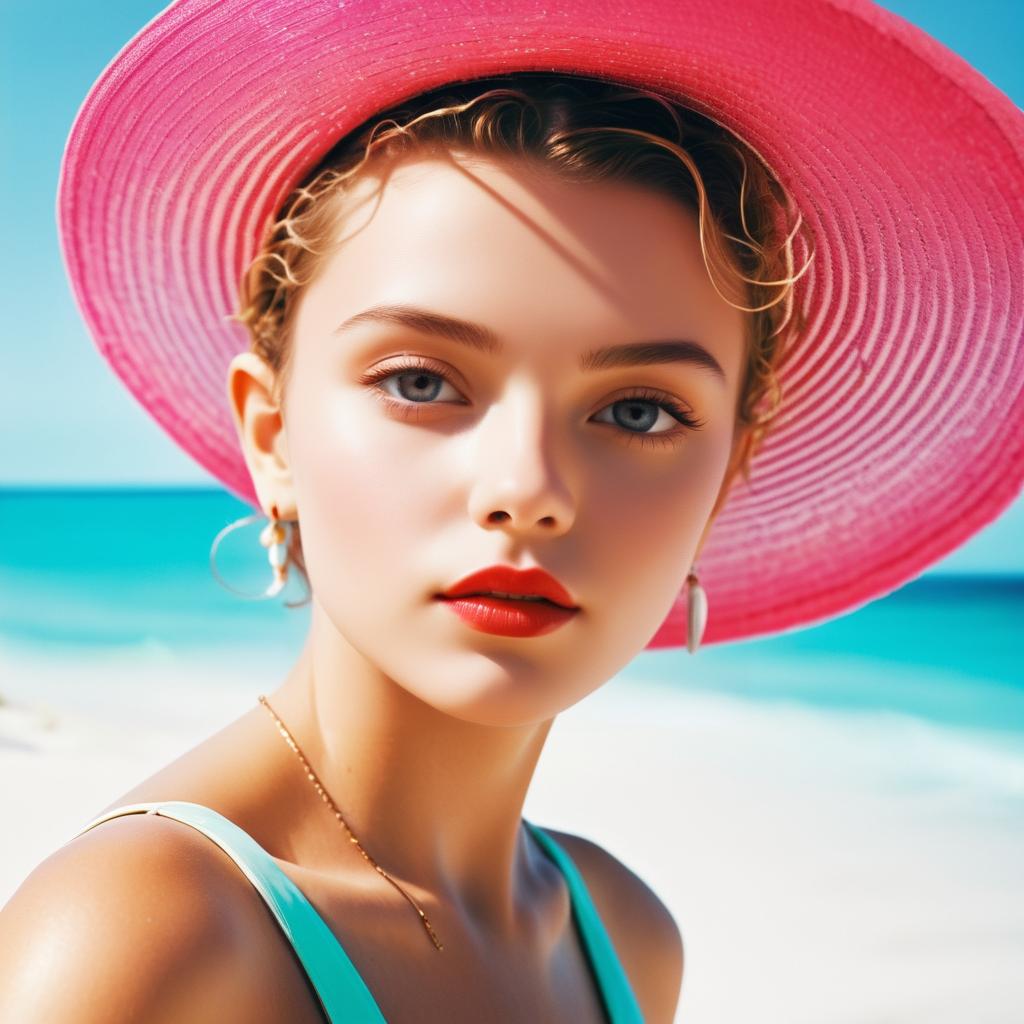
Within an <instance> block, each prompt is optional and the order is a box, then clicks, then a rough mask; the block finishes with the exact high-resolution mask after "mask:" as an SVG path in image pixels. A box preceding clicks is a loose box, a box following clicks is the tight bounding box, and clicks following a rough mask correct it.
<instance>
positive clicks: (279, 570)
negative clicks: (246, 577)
mask: <svg viewBox="0 0 1024 1024" xmlns="http://www.w3.org/2000/svg"><path fill="white" fill-rule="evenodd" d="M262 516H263V513H262V512H255V513H253V514H252V515H251V516H243V517H242V518H241V519H236V520H235V521H234V522H233V523H229V524H228V525H227V526H225V527H224V529H223V530H221V531H220V533H218V534H217V536H216V537H215V538H214V541H213V546H212V547H211V548H210V569H211V570H212V571H213V575H214V576H216V577H217V580H218V581H219V582H220V584H221V585H222V586H224V587H226V588H227V589H228V590H230V591H231V592H232V593H234V594H237V595H238V596H239V597H244V598H245V599H246V600H248V601H260V600H263V599H264V598H267V597H273V596H274V595H275V594H279V593H280V592H281V591H282V590H283V589H284V585H285V583H286V582H287V580H288V546H289V543H290V541H291V533H292V524H291V523H290V522H288V521H283V520H280V519H278V518H277V506H276V505H272V506H271V508H270V515H269V516H268V517H267V518H268V520H269V521H268V522H267V525H266V526H265V527H264V528H263V529H262V530H261V531H260V544H262V545H263V547H265V548H267V561H268V562H269V563H270V568H271V569H272V570H273V573H274V578H273V579H272V580H271V582H270V583H269V584H268V585H267V589H266V590H264V591H263V593H261V594H244V593H242V591H241V590H236V589H235V588H234V587H232V586H231V585H230V584H229V583H228V582H227V581H226V580H225V579H224V577H223V576H221V574H220V573H219V572H217V562H216V555H217V547H218V546H219V545H220V542H221V540H222V539H223V538H224V537H225V536H226V535H227V534H228V533H230V532H231V531H232V530H235V529H237V528H238V527H239V526H243V525H245V524H246V523H251V522H253V521H254V520H256V519H259V518H261V517H262Z"/></svg>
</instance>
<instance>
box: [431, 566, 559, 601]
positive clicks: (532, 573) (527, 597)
mask: <svg viewBox="0 0 1024 1024" xmlns="http://www.w3.org/2000/svg"><path fill="white" fill-rule="evenodd" d="M435 596H437V597H440V598H442V599H443V600H449V601H450V600H454V599H455V598H459V597H462V598H470V597H475V598H488V599H491V600H495V601H502V602H506V601H507V602H509V603H510V604H514V605H516V606H523V605H526V604H538V605H547V606H550V607H552V608H560V609H561V610H562V611H579V606H578V605H577V604H576V602H575V599H574V598H573V595H572V594H570V593H569V591H568V590H567V589H566V588H565V587H564V586H563V585H562V584H561V583H560V582H559V581H558V580H557V579H555V577H554V576H552V575H551V574H550V573H549V572H546V571H545V570H544V569H541V568H540V567H539V566H532V567H530V568H527V569H517V568H516V567H514V566H510V565H492V566H488V567H487V568H485V569H480V570H478V571H477V572H474V573H471V574H470V575H469V576H466V577H464V578H463V579H461V580H459V581H458V582H457V583H455V584H453V585H452V586H450V587H449V588H448V589H447V590H445V591H443V592H442V593H440V594H437V595H435Z"/></svg>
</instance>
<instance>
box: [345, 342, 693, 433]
mask: <svg viewBox="0 0 1024 1024" xmlns="http://www.w3.org/2000/svg"><path fill="white" fill-rule="evenodd" d="M412 371H418V372H420V373H426V374H429V375H430V376H432V377H440V378H441V380H443V381H444V382H445V383H446V384H449V385H451V386H452V387H455V385H454V384H452V382H451V380H449V378H448V374H447V373H445V372H443V371H442V370H441V369H440V367H438V366H436V365H434V364H431V363H429V362H427V361H425V360H422V359H418V358H417V359H413V358H409V357H406V358H405V359H402V360H400V361H399V362H398V363H397V364H396V363H392V364H390V365H389V366H386V367H383V368H382V369H380V370H376V371H371V372H370V373H366V374H363V375H362V376H361V377H360V378H359V383H360V384H366V385H370V386H371V391H372V392H373V396H374V397H375V398H377V399H378V400H379V401H381V402H383V403H384V404H385V405H386V406H388V407H389V408H392V409H396V410H397V411H399V412H400V413H402V414H403V415H406V416H408V415H410V414H412V415H413V416H415V415H416V413H417V408H416V407H417V406H419V405H433V404H434V403H433V402H409V401H399V400H398V399H395V398H392V396H391V395H388V394H386V393H385V392H384V391H383V389H382V388H380V387H377V386H374V385H379V384H380V382H382V381H384V380H387V379H388V378H389V377H394V376H396V375H399V374H403V373H410V372H412ZM632 401H643V402H649V403H651V404H652V405H657V406H658V407H659V408H661V409H664V410H665V411H666V412H667V413H668V414H669V415H670V416H671V417H672V418H673V419H676V420H678V421H679V423H680V424H681V429H679V430H672V431H664V432H662V433H659V434H649V433H644V432H642V431H631V430H626V429H625V428H623V432H624V433H626V434H628V435H629V443H630V444H632V443H633V442H634V440H639V442H640V445H641V447H643V446H645V445H666V444H667V445H670V446H675V445H676V444H678V443H679V442H680V441H682V440H683V437H684V435H685V434H686V433H687V431H690V430H700V429H701V427H703V426H704V421H703V420H699V419H696V418H694V417H693V416H692V415H691V414H690V412H689V411H688V410H686V409H684V408H683V407H682V406H681V405H679V404H678V403H677V402H675V401H673V400H672V399H670V398H668V397H667V396H666V395H663V394H662V393H661V392H660V391H652V390H650V389H648V388H639V389H638V390H637V391H636V392H635V393H634V394H630V395H624V396H623V397H621V398H617V399H615V401H614V402H611V403H609V404H611V405H616V404H618V403H619V402H632Z"/></svg>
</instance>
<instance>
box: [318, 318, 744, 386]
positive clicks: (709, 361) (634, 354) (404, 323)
mask: <svg viewBox="0 0 1024 1024" xmlns="http://www.w3.org/2000/svg"><path fill="white" fill-rule="evenodd" d="M363 323H384V324H392V325H395V326H398V327H407V328H410V329H411V330H414V331H420V332H423V333H426V334H436V335H439V336H440V337H442V338H447V339H448V340H449V341H454V342H456V343H457V344H460V345H466V346H468V347H469V348H473V349H476V350H477V351H479V352H485V353H487V354H488V355H498V354H499V353H501V351H502V350H503V348H504V346H503V345H502V343H501V341H500V340H499V339H498V336H497V335H496V334H495V333H494V332H493V331H492V330H491V329H490V328H489V327H486V326H484V325H483V324H478V323H474V322H473V321H472V320H462V319H460V318H458V317H453V316H447V315H446V314H444V313H437V312H434V311H433V310H429V309H423V308H421V307H419V306H409V305H393V304H385V305H378V306H371V307H370V308H369V309H364V310H363V311H362V312H361V313H356V314H355V315H354V316H350V317H349V318H348V319H347V320H346V321H344V323H342V324H341V325H340V326H339V327H337V328H336V329H335V331H334V333H335V334H342V333H344V332H345V331H348V330H350V329H352V328H353V327H356V326H357V325H359V324H363ZM660 363H687V364H690V365H692V366H696V367H699V368H702V369H705V370H708V371H710V372H711V373H712V374H714V375H715V376H716V377H718V379H719V380H720V381H721V382H722V383H725V380H726V376H725V371H724V370H723V369H722V367H721V365H720V364H719V362H718V360H717V359H715V357H714V356H713V355H712V354H711V353H710V352H709V351H708V350H707V349H706V348H704V346H703V345H700V344H698V343H697V342H696V341H689V340H684V339H672V340H665V341H640V342H629V343H626V344H620V345H609V346H607V347H605V348H599V349H590V350H589V351H587V352H584V353H583V354H582V355H581V356H580V369H581V370H584V371H589V370H608V369H613V368H617V367H620V366H653V365H656V364H660Z"/></svg>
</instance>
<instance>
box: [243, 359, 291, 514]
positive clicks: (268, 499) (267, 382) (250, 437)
mask: <svg viewBox="0 0 1024 1024" xmlns="http://www.w3.org/2000/svg"><path fill="white" fill-rule="evenodd" d="M274 381H275V375H274V370H273V368H272V367H271V366H270V365H269V364H268V363H267V362H266V361H265V360H264V359H262V358H261V357H260V356H258V355H257V354H256V353H255V352H240V353H239V354H238V355H236V356H235V357H234V358H233V359H232V360H231V363H230V364H229V366H228V381H227V395H228V406H229V408H230V409H231V415H232V417H233V418H234V421H235V430H236V431H237V432H238V439H239V442H240V444H241V448H242V454H243V455H244V456H245V462H246V465H247V466H248V467H249V474H250V476H251V477H252V481H253V485H254V486H255V488H256V494H257V497H258V498H259V500H260V504H261V506H262V507H263V508H270V507H271V506H272V505H276V506H277V508H278V514H279V516H280V517H281V518H289V516H291V515H293V514H294V509H295V499H294V488H293V483H292V474H291V467H290V465H289V462H288V444H287V434H286V431H285V425H284V418H283V417H282V415H281V409H280V407H279V405H278V404H277V402H276V401H275V399H274Z"/></svg>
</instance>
